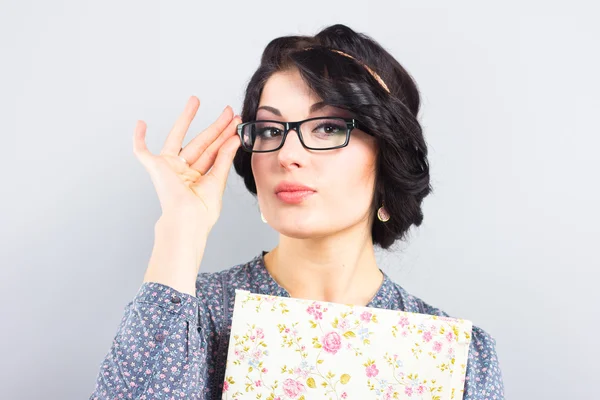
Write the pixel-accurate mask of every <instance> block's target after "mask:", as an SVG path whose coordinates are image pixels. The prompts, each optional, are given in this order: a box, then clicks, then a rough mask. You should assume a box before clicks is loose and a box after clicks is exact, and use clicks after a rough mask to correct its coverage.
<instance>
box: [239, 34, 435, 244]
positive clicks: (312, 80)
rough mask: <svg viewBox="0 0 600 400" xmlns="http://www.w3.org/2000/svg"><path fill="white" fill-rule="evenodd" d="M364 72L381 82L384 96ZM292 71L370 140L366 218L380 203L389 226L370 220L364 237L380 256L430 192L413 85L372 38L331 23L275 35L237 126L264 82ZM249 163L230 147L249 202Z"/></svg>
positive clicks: (417, 216)
mask: <svg viewBox="0 0 600 400" xmlns="http://www.w3.org/2000/svg"><path fill="white" fill-rule="evenodd" d="M331 50H338V51H342V52H344V53H346V54H348V55H350V56H351V57H352V58H350V57H347V56H344V55H341V54H339V53H338V52H335V51H331ZM365 65H366V66H368V67H369V68H370V69H371V70H374V71H375V72H376V74H378V75H379V76H380V77H381V79H383V81H384V82H385V84H386V85H387V87H388V88H389V91H390V92H388V91H387V90H386V89H385V88H384V87H383V86H382V85H381V84H380V83H379V82H378V81H377V80H376V78H375V77H374V76H373V74H371V73H370V72H369V71H368V69H367V68H365ZM294 68H295V69H297V70H298V71H299V73H300V75H301V77H302V79H303V80H304V81H305V82H306V84H307V85H308V87H309V88H310V89H311V90H313V91H314V93H315V94H316V95H318V96H319V97H320V98H321V99H322V100H323V101H324V102H325V103H326V104H328V105H331V106H334V107H339V108H342V109H345V110H348V111H350V112H351V113H352V114H353V116H354V118H356V119H358V120H359V121H361V122H362V123H363V124H364V125H365V126H366V127H367V128H368V130H369V132H371V133H372V134H373V135H374V136H375V139H376V142H377V161H376V172H375V175H376V176H375V189H374V193H373V201H372V204H371V211H372V213H373V214H372V215H375V213H376V212H377V209H378V208H379V207H380V206H381V205H382V204H383V205H384V206H385V208H386V210H387V211H388V212H389V214H390V219H389V220H388V221H387V222H381V221H380V220H378V219H377V218H376V217H374V218H373V224H372V227H371V237H372V240H373V244H374V245H378V246H379V247H381V248H382V249H388V248H389V247H390V246H391V245H392V244H393V243H394V242H395V241H396V240H404V239H405V238H406V236H407V233H408V230H409V229H410V227H411V225H413V224H414V225H415V226H420V225H421V223H422V221H423V212H422V210H421V203H422V201H423V199H424V198H425V196H427V195H428V194H429V193H430V192H431V191H432V190H433V189H432V187H431V185H430V179H429V163H428V160H427V145H426V142H425V138H424V137H423V132H422V128H421V125H420V123H419V121H418V120H417V114H418V112H419V107H420V96H419V91H418V88H417V85H416V83H415V82H414V80H413V79H412V77H411V76H410V75H409V74H408V72H407V71H406V70H405V69H404V68H403V67H402V66H401V65H400V63H398V61H396V60H395V59H394V57H392V56H391V55H390V54H389V53H388V52H387V51H386V50H385V49H383V48H382V47H381V46H380V45H379V44H378V43H377V42H375V41H374V40H373V39H371V38H370V37H368V36H366V35H365V34H362V33H357V32H355V31H353V30H352V29H350V28H349V27H347V26H345V25H341V24H336V25H332V26H329V27H327V28H325V29H323V30H322V31H320V32H319V33H318V34H316V35H315V36H283V37H279V38H276V39H273V40H272V41H271V42H269V44H268V45H267V47H266V48H265V50H264V52H263V54H262V57H261V60H260V65H259V67H258V69H257V70H256V72H255V73H254V74H253V75H252V78H251V79H250V81H249V83H248V86H247V88H246V92H245V97H244V102H243V106H242V113H241V117H242V120H243V121H251V120H255V119H256V112H257V108H258V105H259V101H260V96H261V93H262V90H263V88H264V86H265V84H266V82H267V80H268V79H269V77H271V75H273V74H274V73H276V72H279V71H285V70H290V69H294ZM251 157H252V154H251V153H248V152H246V151H244V150H243V149H242V148H241V147H240V148H238V150H237V153H236V155H235V158H234V168H235V171H236V172H237V173H238V174H239V175H240V176H241V177H242V178H243V180H244V183H245V185H246V188H247V189H248V190H249V191H250V192H251V193H252V194H253V195H256V182H255V181H254V175H253V173H252V167H251Z"/></svg>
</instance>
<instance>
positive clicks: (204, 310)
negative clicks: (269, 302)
mask: <svg viewBox="0 0 600 400" xmlns="http://www.w3.org/2000/svg"><path fill="white" fill-rule="evenodd" d="M257 261H258V256H257V257H254V258H253V259H251V260H249V261H247V262H243V263H240V264H236V265H234V266H232V267H229V268H227V269H224V270H222V271H217V272H200V273H199V274H198V276H197V278H196V297H197V298H198V303H199V306H200V314H201V317H203V318H205V319H208V320H210V321H212V322H213V323H216V324H220V323H221V322H222V321H221V319H222V318H223V316H225V315H227V311H228V308H230V306H232V305H233V298H234V296H235V289H245V290H252V283H253V282H254V281H255V278H254V275H255V270H256V268H255V265H256V262H257Z"/></svg>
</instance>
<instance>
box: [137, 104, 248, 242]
mask: <svg viewBox="0 0 600 400" xmlns="http://www.w3.org/2000/svg"><path fill="white" fill-rule="evenodd" d="M199 106H200V100H199V99H198V98H197V97H195V96H192V97H190V99H189V100H188V102H187V105H186V106H185V109H184V110H183V112H182V113H181V115H180V116H179V118H178V119H177V121H176V122H175V124H174V125H173V128H172V129H171V132H170V133H169V135H168V136H167V139H166V141H165V143H164V146H163V148H162V150H161V151H160V154H159V155H154V154H152V153H151V152H150V151H149V150H148V148H147V146H146V143H145V137H146V124H145V123H144V122H143V121H137V124H136V127H135V132H134V136H133V152H134V154H135V155H136V157H137V158H138V160H139V161H140V162H141V163H142V165H143V166H144V167H145V169H146V170H147V171H148V173H149V174H150V177H151V179H152V182H153V184H154V187H155V189H156V192H157V194H158V198H159V201H160V205H161V209H162V213H163V216H167V217H168V218H170V219H172V220H181V221H182V223H183V221H189V222H191V221H190V220H193V221H194V223H196V224H199V226H200V227H201V229H206V233H207V234H208V231H210V229H212V227H213V226H214V224H215V223H216V222H217V219H218V218H219V215H220V212H221V207H222V198H223V192H224V191H225V184H226V181H227V176H228V173H229V170H230V168H231V164H232V163H233V158H234V156H235V153H236V151H237V148H238V147H239V145H240V139H239V137H238V136H237V134H236V126H237V125H238V124H239V123H241V118H240V117H239V116H234V115H233V110H232V109H231V107H229V106H227V107H226V108H225V110H223V112H222V113H221V115H220V116H219V118H217V120H216V121H215V122H213V123H212V124H211V125H210V126H209V127H208V128H206V129H205V130H204V131H203V132H202V133H200V134H199V135H197V136H196V137H195V138H194V139H192V140H191V141H190V143H188V144H187V145H186V146H185V148H182V143H183V139H184V137H185V135H186V133H187V130H188V128H189V126H190V124H191V122H192V120H193V119H194V117H195V115H196V112H197V110H198V107H199ZM189 222H186V223H189ZM196 226H198V225H196Z"/></svg>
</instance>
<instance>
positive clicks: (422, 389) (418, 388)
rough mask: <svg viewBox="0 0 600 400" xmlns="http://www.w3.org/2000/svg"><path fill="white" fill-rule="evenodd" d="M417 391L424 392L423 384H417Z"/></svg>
mask: <svg viewBox="0 0 600 400" xmlns="http://www.w3.org/2000/svg"><path fill="white" fill-rule="evenodd" d="M417 393H419V394H423V393H425V386H423V385H419V387H417Z"/></svg>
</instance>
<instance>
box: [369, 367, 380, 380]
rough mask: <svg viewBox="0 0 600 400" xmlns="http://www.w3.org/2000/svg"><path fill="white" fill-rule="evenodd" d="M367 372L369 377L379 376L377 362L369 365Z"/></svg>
mask: <svg viewBox="0 0 600 400" xmlns="http://www.w3.org/2000/svg"><path fill="white" fill-rule="evenodd" d="M366 373H367V377H368V378H373V377H375V376H377V375H378V374H379V370H378V369H377V365H375V364H372V365H369V366H368V367H367V370H366Z"/></svg>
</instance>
